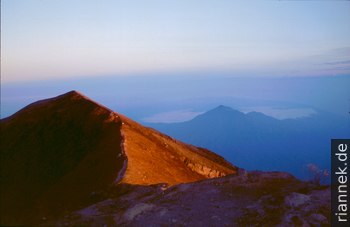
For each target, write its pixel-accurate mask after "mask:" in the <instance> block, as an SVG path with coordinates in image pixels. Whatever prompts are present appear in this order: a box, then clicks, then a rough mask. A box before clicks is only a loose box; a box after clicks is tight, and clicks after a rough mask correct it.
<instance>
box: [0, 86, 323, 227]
mask: <svg viewBox="0 0 350 227" xmlns="http://www.w3.org/2000/svg"><path fill="white" fill-rule="evenodd" d="M0 164H1V171H0V179H1V194H0V195H1V204H0V205H1V207H0V213H1V219H0V224H1V225H44V226H47V225H50V226H51V225H54V226H55V225H57V226H64V225H75V226H76V225H83V226H96V225H98V226H101V225H107V226H115V225H126V226H144V225H145V224H147V225H153V226H154V225H156V226H158V225H194V226H199V225H203V224H205V223H207V224H210V225H214V226H222V225H226V224H227V225H230V224H234V223H235V224H254V223H255V221H260V222H262V221H263V222H265V223H270V224H271V225H277V224H281V223H291V224H293V223H294V224H295V223H299V224H300V223H301V224H303V223H304V224H305V223H306V224H316V225H317V224H327V223H329V214H328V212H329V200H328V199H327V198H329V188H328V187H325V186H318V185H314V184H311V183H308V182H302V181H299V180H297V179H295V178H294V177H293V176H291V175H289V174H286V173H277V172H247V171H245V170H243V169H239V168H237V167H236V166H234V165H232V164H231V163H229V162H227V161H226V160H225V159H224V158H222V157H220V156H219V155H217V154H215V153H213V152H211V151H209V150H207V149H204V148H199V147H195V146H192V145H189V144H186V143H183V142H181V141H178V140H175V139H173V138H171V137H169V136H166V135H164V134H162V133H160V132H158V131H156V130H154V129H152V128H147V127H144V126H142V125H141V124H139V123H137V122H135V121H133V120H131V119H129V118H127V117H126V116H124V115H122V114H119V113H116V112H113V111H112V110H110V109H108V108H106V107H104V106H102V105H101V104H98V103H96V102H94V101H93V100H91V99H89V98H87V97H86V96H84V95H82V94H81V93H79V92H76V91H71V92H68V93H66V94H63V95H60V96H57V97H55V98H50V99H46V100H42V101H38V102H35V103H33V104H30V105H28V106H27V107H25V108H23V109H22V110H20V111H18V112H17V113H15V114H14V115H12V116H10V117H8V118H4V119H2V120H1V163H0ZM209 178H212V179H209ZM295 201H297V202H295ZM277 210H278V211H279V212H276V211H277ZM314 210H316V211H317V212H316V213H315V214H314V213H313V212H314ZM256 212H257V213H256ZM252 217H253V218H252ZM260 224H261V223H260Z"/></svg>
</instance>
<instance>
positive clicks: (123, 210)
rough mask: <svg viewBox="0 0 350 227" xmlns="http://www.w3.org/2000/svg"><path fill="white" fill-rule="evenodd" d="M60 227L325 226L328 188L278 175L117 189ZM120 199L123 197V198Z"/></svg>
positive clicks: (248, 174) (59, 222)
mask: <svg viewBox="0 0 350 227" xmlns="http://www.w3.org/2000/svg"><path fill="white" fill-rule="evenodd" d="M112 191H114V193H115V194H113V193H109V194H108V193H107V194H104V197H105V198H103V196H102V197H101V201H100V202H98V203H95V204H93V205H91V206H89V207H85V208H83V209H80V210H77V211H75V212H72V213H70V214H68V215H66V216H65V217H64V218H62V219H59V220H52V221H51V222H46V223H43V224H44V225H45V224H49V225H58V226H65V225H67V226H72V225H74V226H104V225H107V226H145V225H147V226H174V225H175V226H329V225H330V189H329V187H327V186H317V185H313V184H311V183H307V182H301V181H299V180H297V179H295V178H294V177H293V176H291V175H288V174H285V173H279V172H246V171H240V173H239V174H238V175H229V176H226V177H221V178H213V179H208V180H204V181H200V182H193V183H185V184H179V185H175V186H172V187H166V185H163V184H158V185H152V186H140V185H127V184H120V185H117V186H116V187H115V188H114V189H113V190H112ZM121 194H122V196H121Z"/></svg>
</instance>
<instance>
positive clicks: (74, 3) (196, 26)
mask: <svg viewBox="0 0 350 227" xmlns="http://www.w3.org/2000/svg"><path fill="white" fill-rule="evenodd" d="M349 12H350V1H230V0H221V1H215V0H190V1H189V0H177V1H161V0H159V1H155V0H150V1H142V0H139V1H136V0H125V1H118V0H113V1H112V0H100V1H96V0H2V1H1V83H2V84H7V83H13V82H15V83H21V82H24V83H25V82H28V81H42V80H56V79H67V78H88V77H99V76H114V77H118V76H125V75H135V74H137V75H144V76H147V75H152V74H158V75H159V74H162V73H163V72H164V75H170V74H171V73H175V74H176V73H177V74H181V73H184V72H213V73H215V72H224V73H229V74H232V75H239V76H276V77H278V76H291V77H294V76H322V75H327V76H328V75H330V76H334V75H348V74H349V73H350V39H349V37H350V13H349Z"/></svg>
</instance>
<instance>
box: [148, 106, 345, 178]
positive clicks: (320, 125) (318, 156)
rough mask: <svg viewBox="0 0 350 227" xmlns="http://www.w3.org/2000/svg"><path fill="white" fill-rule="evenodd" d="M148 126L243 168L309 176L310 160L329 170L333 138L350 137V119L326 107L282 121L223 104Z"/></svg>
mask: <svg viewBox="0 0 350 227" xmlns="http://www.w3.org/2000/svg"><path fill="white" fill-rule="evenodd" d="M148 125H149V126H151V127H154V128H156V129H158V130H160V131H161V132H163V133H166V134H168V135H170V136H173V137H174V138H177V139H179V140H182V141H185V142H187V143H191V144H194V145H196V146H200V147H205V148H208V149H210V150H213V151H215V152H217V153H218V154H220V155H222V156H223V157H225V158H226V159H228V160H229V161H231V162H232V163H235V164H236V165H238V166H240V167H243V168H246V169H250V170H254V169H259V170H278V171H287V172H290V173H292V174H294V175H295V176H297V177H300V178H303V179H306V178H308V177H309V176H308V175H309V172H308V171H307V170H306V165H307V164H309V163H313V164H316V165H317V166H318V167H319V168H323V169H328V170H329V168H330V142H331V141H330V140H331V138H346V137H347V138H349V136H350V124H349V121H348V120H347V119H345V118H342V117H338V116H335V115H332V114H327V113H325V112H318V113H316V114H314V115H311V116H309V117H304V118H297V119H286V120H278V119H275V118H272V117H269V116H266V115H264V114H262V113H258V112H250V113H247V114H244V113H242V112H239V111H237V110H234V109H232V108H230V107H226V106H222V105H221V106H218V107H217V108H215V109H212V110H210V111H208V112H206V113H204V114H201V115H199V116H197V117H195V118H194V119H192V120H190V121H186V122H181V123H157V124H148Z"/></svg>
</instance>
